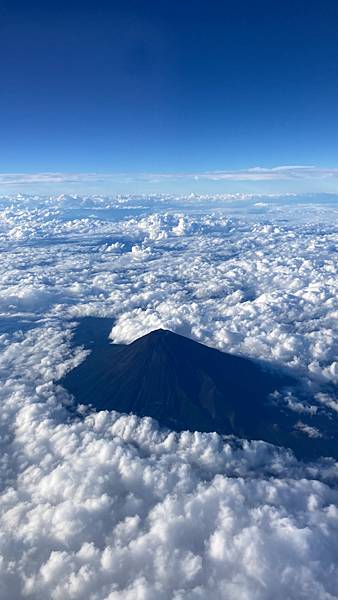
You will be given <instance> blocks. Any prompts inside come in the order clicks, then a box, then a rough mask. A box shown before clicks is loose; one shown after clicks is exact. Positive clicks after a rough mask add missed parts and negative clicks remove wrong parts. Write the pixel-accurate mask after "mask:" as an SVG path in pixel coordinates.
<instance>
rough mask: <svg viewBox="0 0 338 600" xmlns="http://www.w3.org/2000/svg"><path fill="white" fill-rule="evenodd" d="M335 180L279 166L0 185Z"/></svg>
mask: <svg viewBox="0 0 338 600" xmlns="http://www.w3.org/2000/svg"><path fill="white" fill-rule="evenodd" d="M332 178H334V179H336V178H338V167H318V166H315V165H279V166H276V167H249V168H247V169H237V170H218V171H202V172H177V173H174V172H173V173H142V172H140V173H57V172H56V173H53V172H52V173H48V172H47V173H0V186H1V185H6V186H8V185H18V184H22V185H28V184H66V183H67V184H68V183H71V184H73V183H98V182H101V183H109V182H111V183H114V182H115V183H118V182H120V183H121V182H125V183H132V182H137V181H140V182H142V181H148V182H152V183H160V182H161V181H179V180H187V181H194V180H195V181H200V180H209V181H222V180H224V181H225V180H229V181H252V182H255V181H281V180H287V181H294V180H298V179H332Z"/></svg>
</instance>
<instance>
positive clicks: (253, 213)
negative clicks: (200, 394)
mask: <svg viewBox="0 0 338 600" xmlns="http://www.w3.org/2000/svg"><path fill="white" fill-rule="evenodd" d="M69 201H70V200H69V199H67V198H59V199H55V198H51V199H44V198H35V199H27V198H26V199H25V198H22V199H20V198H19V199H17V198H16V199H7V200H6V201H3V203H2V207H1V221H0V246H1V249H2V263H1V287H0V311H1V318H0V325H1V326H2V328H1V330H0V331H1V332H2V333H1V335H0V344H1V356H0V376H1V379H2V381H3V385H2V386H1V391H0V394H1V406H2V410H1V413H0V427H1V435H0V440H1V442H0V443H1V460H0V483H1V489H0V492H1V496H0V519H1V526H0V531H1V534H0V554H1V557H2V558H1V560H0V596H1V597H4V598H11V599H13V600H19V599H20V600H21V599H23V598H31V599H34V600H42V599H43V600H45V599H46V598H51V599H53V600H59V599H60V600H61V599H62V600H63V599H64V598H67V599H68V598H69V599H81V600H82V599H83V598H86V599H87V598H88V599H89V600H107V599H109V600H114V599H119V600H120V599H122V598H123V599H127V600H128V599H132V600H134V599H142V600H152V599H156V600H158V599H161V600H162V599H164V600H171V599H175V600H179V599H180V600H181V599H182V600H183V599H184V600H185V599H186V598H188V599H202V598H203V599H204V598H205V597H208V596H212V597H214V598H216V599H220V600H225V599H226V600H232V599H234V600H235V599H236V600H237V599H250V600H252V599H259V600H270V598H272V597H273V598H276V599H277V600H278V599H282V598H283V599H284V598H288V599H289V598H290V599H293V598H294V599H295V600H296V599H297V600H298V599H300V598H307V599H309V598H316V599H319V600H333V599H335V598H337V597H338V596H337V581H338V567H337V560H336V557H337V552H338V541H337V540H338V536H337V533H338V496H337V483H338V479H337V478H338V466H337V464H336V463H334V461H333V460H330V459H327V460H323V461H321V462H319V463H316V464H308V465H303V464H301V463H299V462H297V461H296V460H295V458H294V457H293V456H292V455H291V454H290V453H288V452H286V451H278V450H276V449H274V448H272V447H270V446H269V445H267V444H264V443H262V442H255V443H249V442H241V441H239V440H234V439H230V438H227V439H221V438H220V437H219V436H217V435H216V434H200V433H182V434H175V433H173V432H165V431H161V430H159V429H158V427H157V425H156V423H154V422H152V421H151V420H150V419H137V418H136V417H134V416H130V415H129V416H127V415H119V414H117V413H111V414H109V413H106V412H101V413H98V414H91V413H88V412H86V411H84V410H82V409H80V410H79V413H75V418H74V414H73V416H72V417H70V416H69V415H70V414H72V412H71V413H69V411H68V410H67V409H66V407H67V406H70V407H71V408H72V411H73V413H74V409H73V407H72V406H71V405H70V398H69V397H68V396H67V395H66V393H65V391H64V390H63V389H62V388H61V387H60V386H59V385H58V384H57V383H56V382H57V380H58V379H59V378H60V376H61V375H62V374H63V373H64V372H65V371H66V370H67V369H69V368H71V366H72V365H75V364H77V362H78V361H80V360H81V359H82V357H83V356H84V353H83V351H82V350H81V349H78V350H76V351H75V350H74V349H73V348H72V346H71V335H72V331H73V327H74V325H75V322H76V318H78V317H79V316H83V315H95V316H98V315H102V316H112V317H114V318H115V319H116V322H115V326H114V328H113V331H112V334H111V335H112V338H113V339H114V340H115V341H129V340H131V339H134V338H135V337H138V336H139V335H141V334H142V333H145V332H147V331H149V330H151V329H153V328H155V327H158V326H160V325H162V326H165V327H168V328H170V329H173V330H175V331H177V332H181V333H185V334H186V335H189V336H191V337H193V338H195V339H198V340H201V341H203V342H205V343H208V344H210V345H212V346H215V347H219V348H221V349H225V350H227V351H231V352H236V353H241V354H245V355H250V356H252V357H256V358H261V359H265V360H268V361H272V362H274V363H277V364H278V365H280V366H282V367H284V368H285V369H290V370H291V371H293V372H295V373H297V374H298V375H299V376H301V377H302V378H303V380H304V382H305V384H306V385H308V387H309V390H311V393H313V394H316V399H317V402H319V403H320V404H321V406H322V407H323V410H326V411H328V413H329V414H331V415H332V418H335V416H336V414H337V401H336V398H335V397H334V394H333V392H332V389H333V388H327V387H326V386H328V385H329V384H330V385H333V384H334V383H335V382H336V381H337V377H338V369H337V362H336V361H337V346H336V340H337V331H336V328H337V311H338V308H337V290H336V285H337V260H336V256H337V253H336V251H335V249H336V243H337V227H336V225H335V222H336V216H337V213H336V208H335V207H334V206H331V207H329V206H326V207H325V206H315V205H311V204H309V206H307V207H306V208H304V204H303V205H302V206H300V205H294V206H292V207H287V206H285V205H283V204H282V203H280V204H278V202H277V203H274V204H270V203H269V200H268V199H264V200H263V199H262V200H261V201H260V204H259V205H258V206H253V205H252V206H251V209H250V210H248V211H247V212H245V213H244V212H243V211H242V210H241V209H240V207H237V208H236V207H234V206H232V207H230V208H228V209H226V208H225V207H224V206H222V207H219V208H218V209H217V210H216V209H215V212H214V213H213V214H211V213H210V207H209V206H208V205H206V206H204V208H203V206H202V204H201V203H200V202H198V201H197V200H196V203H195V204H194V201H192V202H190V203H189V205H188V206H187V202H186V199H184V200H182V201H174V200H173V201H172V203H171V202H167V201H166V203H163V201H162V199H158V200H154V199H145V198H143V199H141V200H140V201H138V202H136V200H135V198H130V199H117V200H113V199H104V198H92V199H90V198H84V199H83V198H77V199H72V205H71V206H72V208H71V207H70V205H69ZM168 206H169V207H170V209H168ZM194 207H195V208H194ZM324 388H325V391H323V390H324ZM328 390H329V391H328ZM280 401H283V402H285V406H286V409H288V410H295V411H297V412H299V428H300V429H302V418H301V417H302V412H303V411H305V412H307V414H311V411H312V410H314V408H313V407H312V406H311V404H302V402H301V401H300V399H299V398H294V397H292V396H291V395H290V396H288V397H287V398H285V399H280ZM303 429H304V428H303ZM304 435H316V432H314V431H305V430H304Z"/></svg>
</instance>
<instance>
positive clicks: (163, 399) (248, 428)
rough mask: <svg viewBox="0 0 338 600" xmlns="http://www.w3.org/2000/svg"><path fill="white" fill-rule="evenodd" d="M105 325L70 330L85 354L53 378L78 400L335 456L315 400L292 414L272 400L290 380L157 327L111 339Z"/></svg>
mask: <svg viewBox="0 0 338 600" xmlns="http://www.w3.org/2000/svg"><path fill="white" fill-rule="evenodd" d="M111 327H112V321H111V319H98V318H92V317H86V318H85V319H82V321H81V323H80V325H79V327H78V329H77V330H76V332H75V337H74V343H75V344H76V345H83V346H85V347H86V348H89V349H91V353H90V354H89V356H88V357H87V358H86V359H85V360H84V361H83V362H82V363H81V364H80V365H79V366H77V367H75V368H74V369H73V370H72V371H70V372H69V373H68V374H67V375H66V376H65V377H64V378H63V379H62V380H61V381H60V383H61V385H63V386H64V387H65V388H66V389H67V390H68V392H70V393H71V394H72V395H73V396H74V397H75V399H76V401H77V402H78V403H79V404H87V405H88V404H90V405H91V406H92V407H94V408H95V409H96V410H116V411H119V412H122V413H134V414H136V415H138V416H140V417H143V416H150V417H153V418H154V419H156V420H157V421H158V422H159V424H160V425H162V426H166V427H169V428H170V429H173V430H175V431H183V430H191V431H205V432H210V431H215V432H217V433H220V434H233V435H235V436H238V437H241V438H246V439H260V440H264V441H266V442H270V443H272V444H276V445H278V446H284V447H287V448H291V449H292V450H293V451H294V452H295V454H296V455H297V456H299V457H302V458H316V457H318V456H321V455H325V456H335V457H337V458H338V452H337V447H338V444H337V433H336V431H337V419H334V418H333V417H332V415H328V414H327V412H325V411H323V410H322V408H321V407H320V406H318V409H317V413H316V414H310V413H302V414H299V412H295V411H292V410H290V409H288V408H287V405H286V403H285V402H284V403H283V402H281V401H277V400H276V394H274V392H276V391H279V392H280V391H281V390H284V391H285V390H286V389H288V388H295V387H297V385H298V384H297V382H296V381H295V380H294V379H293V378H291V377H289V376H287V375H285V374H283V373H280V372H278V371H276V370H273V369H271V368H267V367H266V365H262V364H260V363H258V362H256V361H253V360H249V359H246V358H242V357H239V356H234V355H231V354H227V353H224V352H220V351H219V350H215V349H213V348H209V347H208V346H205V345H203V344H200V343H198V342H195V341H193V340H191V339H189V338H186V337H184V336H182V335H178V334H175V333H172V332H171V331H168V330H163V329H159V330H156V331H152V332H151V333H149V334H147V335H144V336H143V337H141V338H139V339H137V340H136V341H134V342H132V343H131V344H128V345H117V344H112V343H111V342H110V341H109V339H108V335H109V332H110V330H111ZM300 423H301V425H300ZM309 427H310V428H311V429H307V428H309ZM316 432H318V433H316Z"/></svg>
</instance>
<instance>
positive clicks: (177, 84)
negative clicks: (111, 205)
mask: <svg viewBox="0 0 338 600" xmlns="http://www.w3.org/2000/svg"><path fill="white" fill-rule="evenodd" d="M337 30H338V4H337V2H336V1H333V0H326V1H325V2H324V3H322V4H320V3H318V2H317V1H316V2H314V1H312V0H307V1H299V0H294V1H292V2H291V1H289V0H287V1H285V2H283V3H275V2H271V0H270V1H262V0H257V1H255V2H252V0H250V1H249V0H243V1H242V2H241V3H239V2H235V1H229V2H228V1H223V2H218V1H214V2H210V3H207V2H200V1H199V0H195V1H189V0H188V1H186V2H178V1H176V0H174V1H172V2H168V1H161V0H157V1H156V2H154V1H152V0H148V1H144V0H138V1H135V2H134V1H126V0H125V1H124V2H123V1H111V0H110V1H106V0H101V1H100V2H99V3H98V2H94V1H92V2H86V1H85V0H84V1H82V2H78V1H76V2H74V1H72V0H68V1H67V2H66V1H64V2H63V1H59V2H56V1H55V2H53V3H46V2H34V1H33V2H27V1H26V2H16V1H15V0H12V1H11V2H8V1H7V0H4V1H3V2H2V3H1V7H0V76H1V82H2V83H1V87H2V90H1V94H0V131H1V137H0V172H1V173H2V175H1V176H0V192H1V191H4V192H5V193H8V191H15V192H16V191H20V190H21V191H25V190H28V191H33V190H37V191H41V190H46V191H47V190H48V191H54V190H55V191H81V192H82V191H86V190H89V191H106V192H109V191H111V192H114V191H118V192H121V191H131V192H136V191H138V190H139V191H175V192H179V191H182V192H185V191H190V190H191V191H194V192H198V191H199V190H201V191H202V192H206V191H210V192H213V191H217V192H222V191H243V192H247V191H255V192H256V191H261V192H265V191H266V192H274V191H281V192H285V191H297V192H299V191H332V192H336V191H338V172H337V171H336V169H337V168H338V160H337V150H338V137H337V131H338V36H337ZM281 166H282V167H290V166H291V167H295V166H296V167H305V168H302V169H299V168H298V169H294V168H293V170H292V171H290V169H276V167H281ZM256 167H260V168H261V170H260V171H252V169H253V168H256ZM215 171H217V172H222V176H220V175H219V173H218V175H217V174H216V175H215V174H214V172H215ZM27 173H28V174H31V175H33V176H31V177H30V178H27V177H26V178H25V177H22V174H27ZM55 173H58V174H59V176H55V175H54V174H55ZM17 174H18V175H17ZM41 174H42V175H41ZM46 174H52V175H46ZM88 174H90V175H88ZM16 175H17V176H16ZM154 175H156V176H154Z"/></svg>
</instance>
